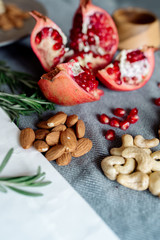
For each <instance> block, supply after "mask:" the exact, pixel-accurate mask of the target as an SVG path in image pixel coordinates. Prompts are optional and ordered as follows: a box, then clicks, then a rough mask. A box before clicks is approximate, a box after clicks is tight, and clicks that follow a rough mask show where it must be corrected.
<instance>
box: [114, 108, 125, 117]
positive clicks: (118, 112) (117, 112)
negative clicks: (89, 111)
mask: <svg viewBox="0 0 160 240" xmlns="http://www.w3.org/2000/svg"><path fill="white" fill-rule="evenodd" d="M113 114H114V115H115V116H117V117H123V116H124V115H125V114H126V111H125V110H124V109H123V108H116V109H114V111H113Z"/></svg>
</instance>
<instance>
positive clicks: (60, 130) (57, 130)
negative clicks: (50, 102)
mask: <svg viewBox="0 0 160 240" xmlns="http://www.w3.org/2000/svg"><path fill="white" fill-rule="evenodd" d="M65 130H66V126H65V125H64V124H60V125H58V126H57V127H55V128H53V129H52V130H51V132H63V131H65Z"/></svg>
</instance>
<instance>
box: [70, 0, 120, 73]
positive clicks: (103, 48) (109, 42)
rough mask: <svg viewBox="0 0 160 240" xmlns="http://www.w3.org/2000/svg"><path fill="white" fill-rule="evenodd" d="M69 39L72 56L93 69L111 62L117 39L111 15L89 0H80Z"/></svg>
mask: <svg viewBox="0 0 160 240" xmlns="http://www.w3.org/2000/svg"><path fill="white" fill-rule="evenodd" d="M70 39H71V41H70V47H71V48H72V49H73V50H74V53H75V54H74V56H73V57H72V58H73V59H74V60H78V61H79V62H80V64H82V65H88V66H89V67H90V68H92V69H93V70H97V69H102V68H104V67H105V66H106V65H107V64H108V63H110V62H111V60H112V58H113V55H114V53H115V52H116V50H117V47H118V41H119V39H118V33H117V29H116V26H115V24H114V22H113V20H112V18H111V16H110V15H109V14H108V13H107V12H106V11H105V10H103V9H101V8H99V7H97V6H95V5H93V4H92V2H91V0H80V5H79V7H78V9H77V11H76V13H75V16H74V19H73V27H72V29H71V32H70Z"/></svg>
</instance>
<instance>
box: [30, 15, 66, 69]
mask: <svg viewBox="0 0 160 240" xmlns="http://www.w3.org/2000/svg"><path fill="white" fill-rule="evenodd" d="M30 14H31V15H32V16H33V17H34V18H35V20H36V21H37V22H36V25H35V27H34V29H33V31H32V34H31V47H32V49H33V51H34V53H35V54H36V55H37V57H38V59H39V60H40V62H41V64H42V66H43V68H44V69H45V70H46V71H50V70H51V68H52V67H55V66H56V65H57V64H58V63H61V62H63V61H64V58H65V57H64V55H65V53H66V52H68V50H69V49H68V48H65V44H66V43H67V38H66V36H65V35H64V33H63V32H62V31H61V29H60V28H59V27H58V26H57V25H56V24H55V23H54V22H53V21H52V20H50V19H49V18H48V17H46V16H43V15H42V14H40V13H39V12H37V11H32V12H30Z"/></svg>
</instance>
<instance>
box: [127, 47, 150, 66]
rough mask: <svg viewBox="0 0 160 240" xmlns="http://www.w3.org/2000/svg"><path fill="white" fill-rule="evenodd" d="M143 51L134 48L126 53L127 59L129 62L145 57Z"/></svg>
mask: <svg viewBox="0 0 160 240" xmlns="http://www.w3.org/2000/svg"><path fill="white" fill-rule="evenodd" d="M145 58H146V57H145V56H144V53H143V52H142V51H141V50H135V51H132V52H129V53H127V61H129V62H130V63H133V62H137V61H140V60H143V59H145Z"/></svg>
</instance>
